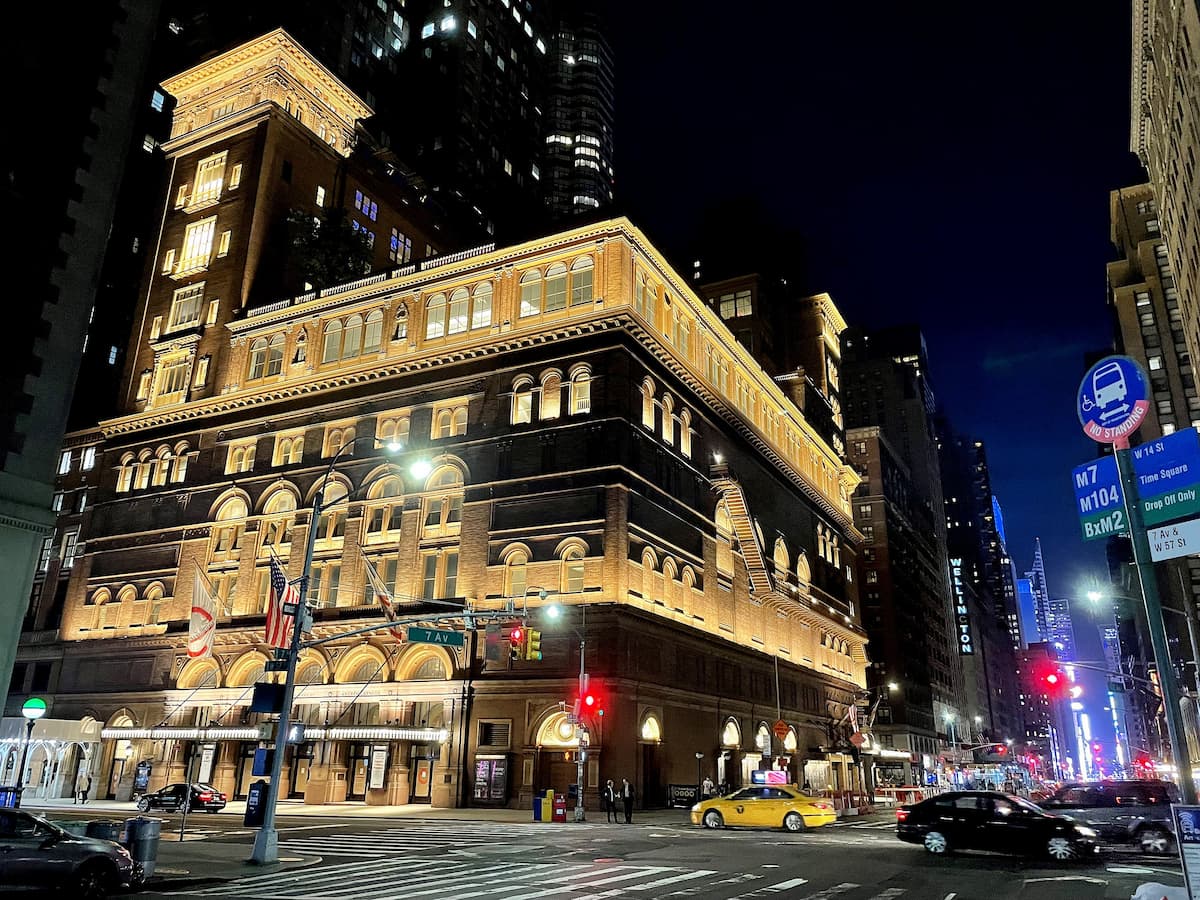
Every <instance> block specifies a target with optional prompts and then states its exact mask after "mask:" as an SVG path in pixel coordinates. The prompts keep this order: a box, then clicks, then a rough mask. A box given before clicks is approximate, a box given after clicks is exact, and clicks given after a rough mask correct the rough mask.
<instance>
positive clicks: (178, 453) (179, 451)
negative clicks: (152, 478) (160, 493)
mask: <svg viewBox="0 0 1200 900" xmlns="http://www.w3.org/2000/svg"><path fill="white" fill-rule="evenodd" d="M190 458H191V453H190V452H189V448H188V445H187V442H186V441H184V442H182V443H179V444H176V445H175V455H174V456H173V457H171V483H172V484H182V483H183V480H184V479H185V478H187V468H188V460H189V459H190Z"/></svg>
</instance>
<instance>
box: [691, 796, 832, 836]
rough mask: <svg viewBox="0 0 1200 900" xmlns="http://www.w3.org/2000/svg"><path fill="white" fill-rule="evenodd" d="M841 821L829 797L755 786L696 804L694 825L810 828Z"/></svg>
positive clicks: (802, 829) (694, 807) (795, 829)
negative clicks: (822, 797) (827, 798)
mask: <svg viewBox="0 0 1200 900" xmlns="http://www.w3.org/2000/svg"><path fill="white" fill-rule="evenodd" d="M835 821H837V810H835V809H834V808H833V804H832V803H830V802H829V801H828V800H821V799H819V798H816V797H806V796H805V795H804V794H803V793H801V792H800V791H799V790H797V789H796V788H794V787H791V786H784V785H754V786H753V787H747V788H742V789H741V790H740V791H734V792H733V793H732V794H728V795H726V796H724V797H714V798H713V799H712V800H705V801H703V802H702V803H697V804H696V805H695V806H693V807H692V824H693V825H703V826H704V827H705V828H724V827H726V826H759V827H765V828H786V829H787V830H788V831H806V830H807V829H809V828H819V827H820V826H822V825H828V824H829V823H830V822H835Z"/></svg>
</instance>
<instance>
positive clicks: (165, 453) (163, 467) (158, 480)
mask: <svg viewBox="0 0 1200 900" xmlns="http://www.w3.org/2000/svg"><path fill="white" fill-rule="evenodd" d="M170 472H171V448H170V447H159V448H158V451H157V452H156V453H155V454H154V474H153V476H152V477H151V480H150V483H151V484H153V485H154V486H155V487H162V486H163V485H164V484H166V483H167V475H168V474H170Z"/></svg>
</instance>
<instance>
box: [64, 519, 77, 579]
mask: <svg viewBox="0 0 1200 900" xmlns="http://www.w3.org/2000/svg"><path fill="white" fill-rule="evenodd" d="M78 552H79V529H78V528H73V529H71V530H70V531H68V532H67V533H66V534H65V535H63V541H62V554H61V555H62V567H63V568H64V569H69V568H71V566H73V565H75V556H76V554H77V553H78Z"/></svg>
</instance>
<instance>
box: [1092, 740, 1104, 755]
mask: <svg viewBox="0 0 1200 900" xmlns="http://www.w3.org/2000/svg"><path fill="white" fill-rule="evenodd" d="M1103 749H1104V747H1103V746H1101V744H1100V742H1099V741H1096V743H1094V744H1092V752H1093V753H1096V754H1099V753H1100V751H1101V750H1103Z"/></svg>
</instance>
